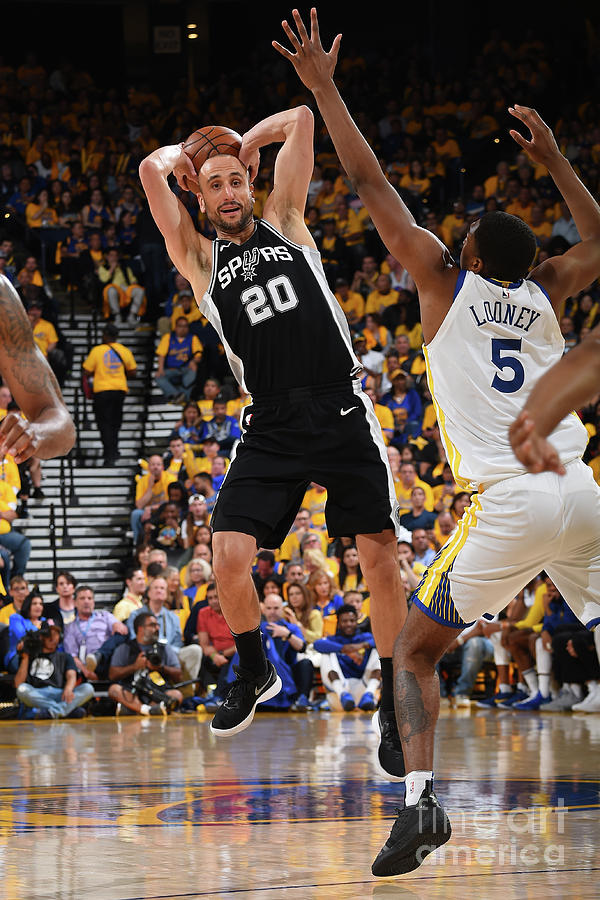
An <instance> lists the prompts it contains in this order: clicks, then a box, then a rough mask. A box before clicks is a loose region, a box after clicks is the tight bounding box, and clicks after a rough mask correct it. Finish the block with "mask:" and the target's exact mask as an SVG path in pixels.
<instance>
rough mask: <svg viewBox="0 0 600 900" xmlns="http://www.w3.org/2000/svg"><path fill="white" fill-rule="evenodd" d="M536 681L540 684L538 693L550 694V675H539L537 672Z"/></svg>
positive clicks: (544, 695) (546, 695) (545, 695)
mask: <svg viewBox="0 0 600 900" xmlns="http://www.w3.org/2000/svg"><path fill="white" fill-rule="evenodd" d="M538 681H539V685H540V694H541V695H542V697H549V696H550V675H540V674H539V673H538Z"/></svg>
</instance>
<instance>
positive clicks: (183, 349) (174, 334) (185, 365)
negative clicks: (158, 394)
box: [156, 316, 203, 408]
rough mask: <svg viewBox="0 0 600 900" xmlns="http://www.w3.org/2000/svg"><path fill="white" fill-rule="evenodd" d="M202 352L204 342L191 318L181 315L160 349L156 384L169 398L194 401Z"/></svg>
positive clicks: (170, 399) (175, 400) (165, 336)
mask: <svg viewBox="0 0 600 900" xmlns="http://www.w3.org/2000/svg"><path fill="white" fill-rule="evenodd" d="M202 353H203V349H202V344H201V343H200V341H199V340H198V338H197V337H196V335H195V334H192V333H191V332H190V326H189V322H188V320H187V319H186V318H185V316H179V318H178V319H177V321H176V322H175V328H174V329H173V331H170V332H169V333H168V334H164V335H163V336H162V338H161V339H160V343H159V345H158V347H157V348H156V358H157V368H156V383H157V385H158V387H159V388H160V389H161V391H162V392H163V394H164V395H165V398H166V399H167V400H169V401H172V402H174V403H183V402H187V401H189V400H190V395H191V389H192V387H193V385H194V383H195V381H196V372H197V369H198V363H199V362H200V359H201V358H202ZM196 408H197V407H196Z"/></svg>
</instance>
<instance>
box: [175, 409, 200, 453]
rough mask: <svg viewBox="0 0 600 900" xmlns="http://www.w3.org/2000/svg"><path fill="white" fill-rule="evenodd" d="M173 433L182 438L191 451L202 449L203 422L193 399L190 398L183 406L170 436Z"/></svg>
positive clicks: (195, 451)
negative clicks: (179, 417)
mask: <svg viewBox="0 0 600 900" xmlns="http://www.w3.org/2000/svg"><path fill="white" fill-rule="evenodd" d="M175 435H177V436H178V437H180V438H182V440H183V442H184V444H185V445H186V448H189V449H190V450H192V452H193V453H198V452H199V451H200V450H202V440H203V437H204V422H203V420H202V417H201V416H200V410H199V409H198V404H197V403H196V401H195V400H191V401H190V402H189V403H186V404H185V406H184V407H183V410H182V413H181V419H180V420H179V421H178V422H176V423H175V425H174V426H173V431H172V432H171V437H174V436H175Z"/></svg>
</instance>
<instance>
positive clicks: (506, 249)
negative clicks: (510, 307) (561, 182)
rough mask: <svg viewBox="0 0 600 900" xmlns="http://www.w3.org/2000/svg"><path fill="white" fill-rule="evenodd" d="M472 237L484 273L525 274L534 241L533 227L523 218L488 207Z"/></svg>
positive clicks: (514, 278) (516, 276) (510, 278)
mask: <svg viewBox="0 0 600 900" xmlns="http://www.w3.org/2000/svg"><path fill="white" fill-rule="evenodd" d="M473 237H474V238H475V244H476V246H477V250H478V252H479V255H480V256H481V259H482V262H483V266H484V271H485V274H486V275H488V276H491V277H494V278H501V279H503V280H505V281H518V280H519V279H520V278H524V277H525V276H526V275H527V272H528V271H529V267H530V266H531V263H532V262H533V260H534V258H535V254H536V249H537V245H536V241H535V235H534V233H533V231H532V230H531V228H530V227H529V225H527V223H526V222H524V221H523V220H522V219H519V218H518V217H517V216H511V215H510V214H509V213H505V212H502V211H501V210H490V212H486V213H484V214H483V215H482V217H481V218H480V219H479V225H478V226H477V228H476V230H475V231H474V232H473Z"/></svg>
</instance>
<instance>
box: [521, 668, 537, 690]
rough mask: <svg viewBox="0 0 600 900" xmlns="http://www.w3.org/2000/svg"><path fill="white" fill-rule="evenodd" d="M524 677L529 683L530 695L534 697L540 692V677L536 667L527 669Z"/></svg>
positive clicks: (527, 683)
mask: <svg viewBox="0 0 600 900" xmlns="http://www.w3.org/2000/svg"><path fill="white" fill-rule="evenodd" d="M523 678H524V679H525V684H526V685H527V690H528V691H529V693H530V695H531V696H532V697H533V695H534V694H537V692H538V677H537V672H536V671H535V669H527V671H526V672H523Z"/></svg>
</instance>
